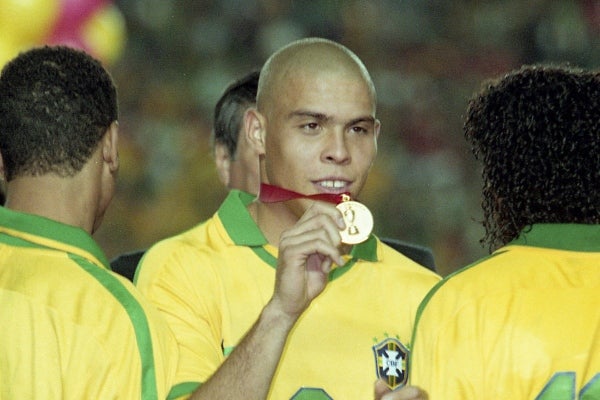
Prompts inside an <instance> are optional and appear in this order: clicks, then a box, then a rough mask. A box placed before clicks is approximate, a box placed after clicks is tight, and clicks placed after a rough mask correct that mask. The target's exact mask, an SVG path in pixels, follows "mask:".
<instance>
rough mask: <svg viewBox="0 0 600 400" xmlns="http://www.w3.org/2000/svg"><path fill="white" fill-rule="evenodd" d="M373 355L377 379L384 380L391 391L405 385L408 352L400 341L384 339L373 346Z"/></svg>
mask: <svg viewBox="0 0 600 400" xmlns="http://www.w3.org/2000/svg"><path fill="white" fill-rule="evenodd" d="M373 353H374V354H375V369H376V373H377V377H378V378H382V379H385V380H386V381H387V384H388V387H389V388H390V389H392V390H395V389H398V388H400V387H402V386H404V385H406V383H407V381H408V370H407V368H408V354H409V351H408V349H407V348H406V347H405V346H404V345H403V344H402V343H401V342H400V340H398V339H395V338H386V339H385V340H383V341H381V342H379V343H377V344H376V345H375V346H373Z"/></svg>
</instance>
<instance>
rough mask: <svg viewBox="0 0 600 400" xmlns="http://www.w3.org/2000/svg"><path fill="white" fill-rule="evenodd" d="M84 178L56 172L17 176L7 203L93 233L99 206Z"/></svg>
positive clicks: (13, 207) (10, 185) (10, 187)
mask: <svg viewBox="0 0 600 400" xmlns="http://www.w3.org/2000/svg"><path fill="white" fill-rule="evenodd" d="M81 180H82V179H80V178H79V177H75V178H61V177H59V176H56V175H53V174H48V175H43V176H37V177H31V176H26V177H18V178H15V179H13V180H12V181H10V182H9V183H8V184H7V185H6V189H7V196H6V203H5V206H6V208H9V209H11V210H15V211H20V212H25V213H29V214H35V215H39V216H42V217H45V218H49V219H52V220H54V221H58V222H61V223H63V224H67V225H72V226H76V227H79V228H81V229H83V230H85V231H87V232H88V233H92V230H93V227H94V221H95V217H96V215H95V212H94V211H95V210H96V206H95V205H94V204H92V203H93V197H92V196H90V195H89V190H84V189H85V185H86V183H85V182H80V181H81Z"/></svg>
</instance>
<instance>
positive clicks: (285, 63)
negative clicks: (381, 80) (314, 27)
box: [256, 38, 376, 114]
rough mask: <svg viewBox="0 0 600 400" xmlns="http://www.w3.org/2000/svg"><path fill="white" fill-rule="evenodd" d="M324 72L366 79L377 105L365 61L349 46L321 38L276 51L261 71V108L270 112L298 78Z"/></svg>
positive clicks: (259, 94)
mask: <svg viewBox="0 0 600 400" xmlns="http://www.w3.org/2000/svg"><path fill="white" fill-rule="evenodd" d="M321 74H336V75H337V76H344V77H348V78H350V79H359V80H362V81H363V82H364V83H365V85H366V86H367V87H368V91H369V93H370V95H371V100H372V103H373V107H375V104H376V94H375V87H374V85H373V81H372V80H371V76H370V75H369V72H368V71H367V69H366V68H365V66H364V64H363V63H362V61H361V60H360V59H359V58H358V57H357V56H356V54H354V53H353V52H352V51H350V50H349V49H348V48H346V47H344V46H342V45H341V44H339V43H336V42H333V41H331V40H327V39H321V38H307V39H301V40H298V41H295V42H292V43H290V44H288V45H287V46H285V47H283V48H281V49H280V50H278V51H277V52H275V53H274V54H273V55H272V56H271V57H269V59H268V60H267V61H266V63H265V65H264V66H263V68H262V70H261V74H260V80H259V84H258V93H257V97H256V100H257V108H258V110H259V111H260V112H261V113H266V114H268V112H269V109H270V108H271V107H272V105H273V102H275V101H277V99H278V98H280V96H281V94H282V91H283V90H285V88H286V86H288V83H289V82H290V81H292V80H294V79H308V78H310V77H311V76H317V75H321Z"/></svg>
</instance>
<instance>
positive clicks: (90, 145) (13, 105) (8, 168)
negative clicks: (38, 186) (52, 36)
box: [0, 46, 118, 181]
mask: <svg viewBox="0 0 600 400" xmlns="http://www.w3.org/2000/svg"><path fill="white" fill-rule="evenodd" d="M0 115H1V116H2V117H1V118H0V152H1V153H2V157H3V161H4V168H5V179H6V180H7V181H10V180H12V179H13V178H15V177H17V176H40V175H44V174H48V173H53V174H57V175H59V176H62V177H67V176H73V175H75V174H76V173H77V172H78V171H79V170H81V168H82V167H83V165H84V164H85V163H86V161H87V160H88V159H89V157H90V156H91V154H92V153H93V151H94V150H95V149H96V147H97V145H98V143H99V142H100V140H101V138H102V137H103V135H104V133H105V132H106V130H107V129H108V128H109V127H110V125H111V123H112V122H113V121H116V120H117V118H118V107H117V93H116V88H115V86H114V83H113V81H112V78H111V77H110V75H109V74H108V72H107V71H106V70H105V69H104V68H103V67H102V65H101V64H100V63H99V62H98V61H97V60H95V59H94V58H92V57H90V56H89V55H88V54H86V53H84V52H82V51H79V50H75V49H71V48H68V47H63V46H56V47H49V46H45V47H40V48H34V49H31V50H29V51H26V52H23V53H21V54H20V55H19V56H17V57H16V58H15V59H13V60H12V61H10V62H9V63H8V64H7V65H6V66H5V67H4V68H3V70H2V74H1V76H0Z"/></svg>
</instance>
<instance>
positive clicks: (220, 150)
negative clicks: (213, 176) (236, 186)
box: [215, 143, 231, 187]
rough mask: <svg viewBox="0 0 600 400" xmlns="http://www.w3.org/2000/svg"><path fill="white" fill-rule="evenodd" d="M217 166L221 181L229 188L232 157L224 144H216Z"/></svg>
mask: <svg viewBox="0 0 600 400" xmlns="http://www.w3.org/2000/svg"><path fill="white" fill-rule="evenodd" d="M215 164H216V166H217V175H218V176H219V180H220V181H221V183H222V184H223V185H225V187H229V179H230V177H229V168H230V166H231V155H230V154H229V149H228V148H227V146H226V145H224V144H223V143H215Z"/></svg>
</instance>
